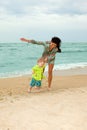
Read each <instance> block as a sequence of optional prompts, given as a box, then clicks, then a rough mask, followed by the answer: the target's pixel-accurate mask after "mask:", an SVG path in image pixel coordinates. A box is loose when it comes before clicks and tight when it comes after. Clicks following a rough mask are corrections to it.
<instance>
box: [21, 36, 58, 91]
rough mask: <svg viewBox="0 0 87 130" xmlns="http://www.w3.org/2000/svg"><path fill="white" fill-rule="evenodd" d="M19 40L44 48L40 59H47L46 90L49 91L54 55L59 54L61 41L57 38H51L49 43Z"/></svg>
mask: <svg viewBox="0 0 87 130" xmlns="http://www.w3.org/2000/svg"><path fill="white" fill-rule="evenodd" d="M20 40H21V41H24V42H28V43H33V44H38V45H43V46H44V52H43V53H42V57H46V58H47V63H48V89H49V90H50V88H51V82H52V77H53V76H52V72H53V67H54V62H55V55H56V53H57V52H61V49H60V44H61V39H60V38H58V37H53V38H52V39H51V41H50V42H48V41H46V42H41V41H35V40H29V39H25V38H21V39H20Z"/></svg>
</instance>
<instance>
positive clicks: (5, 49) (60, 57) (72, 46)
mask: <svg viewBox="0 0 87 130" xmlns="http://www.w3.org/2000/svg"><path fill="white" fill-rule="evenodd" d="M43 49H44V48H43V46H42V45H34V44H31V43H24V42H21V43H0V78H4V77H16V76H22V75H28V74H31V69H32V67H33V66H34V65H36V62H37V59H38V58H39V57H41V54H42V52H43ZM61 49H62V53H57V54H56V60H55V67H54V70H65V69H72V68H78V67H81V68H83V67H85V66H87V43H84V42H83V43H82V42H80V43H77V42H76V43H75V42H74V43H73V42H66V43H61ZM46 71H47V67H46Z"/></svg>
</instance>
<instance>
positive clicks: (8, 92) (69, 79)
mask: <svg viewBox="0 0 87 130" xmlns="http://www.w3.org/2000/svg"><path fill="white" fill-rule="evenodd" d="M45 75H46V76H47V73H45ZM30 80H31V75H26V76H18V77H11V78H0V97H2V96H10V97H11V96H15V95H17V96H28V95H29V94H28V92H27V89H28V87H29V82H30ZM57 83H58V85H57ZM82 86H87V67H85V68H78V69H70V70H57V71H56V70H54V71H53V80H52V90H51V91H57V90H58V89H65V88H71V87H74V88H75V87H76V88H78V87H82ZM44 92H48V91H47V78H46V79H43V80H42V89H41V93H44ZM32 94H33V93H32Z"/></svg>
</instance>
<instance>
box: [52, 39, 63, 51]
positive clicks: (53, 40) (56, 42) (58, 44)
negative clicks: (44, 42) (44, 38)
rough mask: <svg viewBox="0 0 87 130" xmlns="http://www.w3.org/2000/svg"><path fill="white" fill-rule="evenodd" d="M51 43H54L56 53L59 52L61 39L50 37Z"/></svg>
mask: <svg viewBox="0 0 87 130" xmlns="http://www.w3.org/2000/svg"><path fill="white" fill-rule="evenodd" d="M51 42H53V43H55V44H56V45H57V48H58V51H57V52H61V49H60V46H61V39H60V38H58V37H52V39H51Z"/></svg>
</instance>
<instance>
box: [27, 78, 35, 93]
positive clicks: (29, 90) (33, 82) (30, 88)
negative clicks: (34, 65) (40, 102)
mask: <svg viewBox="0 0 87 130" xmlns="http://www.w3.org/2000/svg"><path fill="white" fill-rule="evenodd" d="M35 82H36V81H35V79H33V78H32V80H31V82H30V86H29V88H28V92H31V90H32V87H34V86H35Z"/></svg>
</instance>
